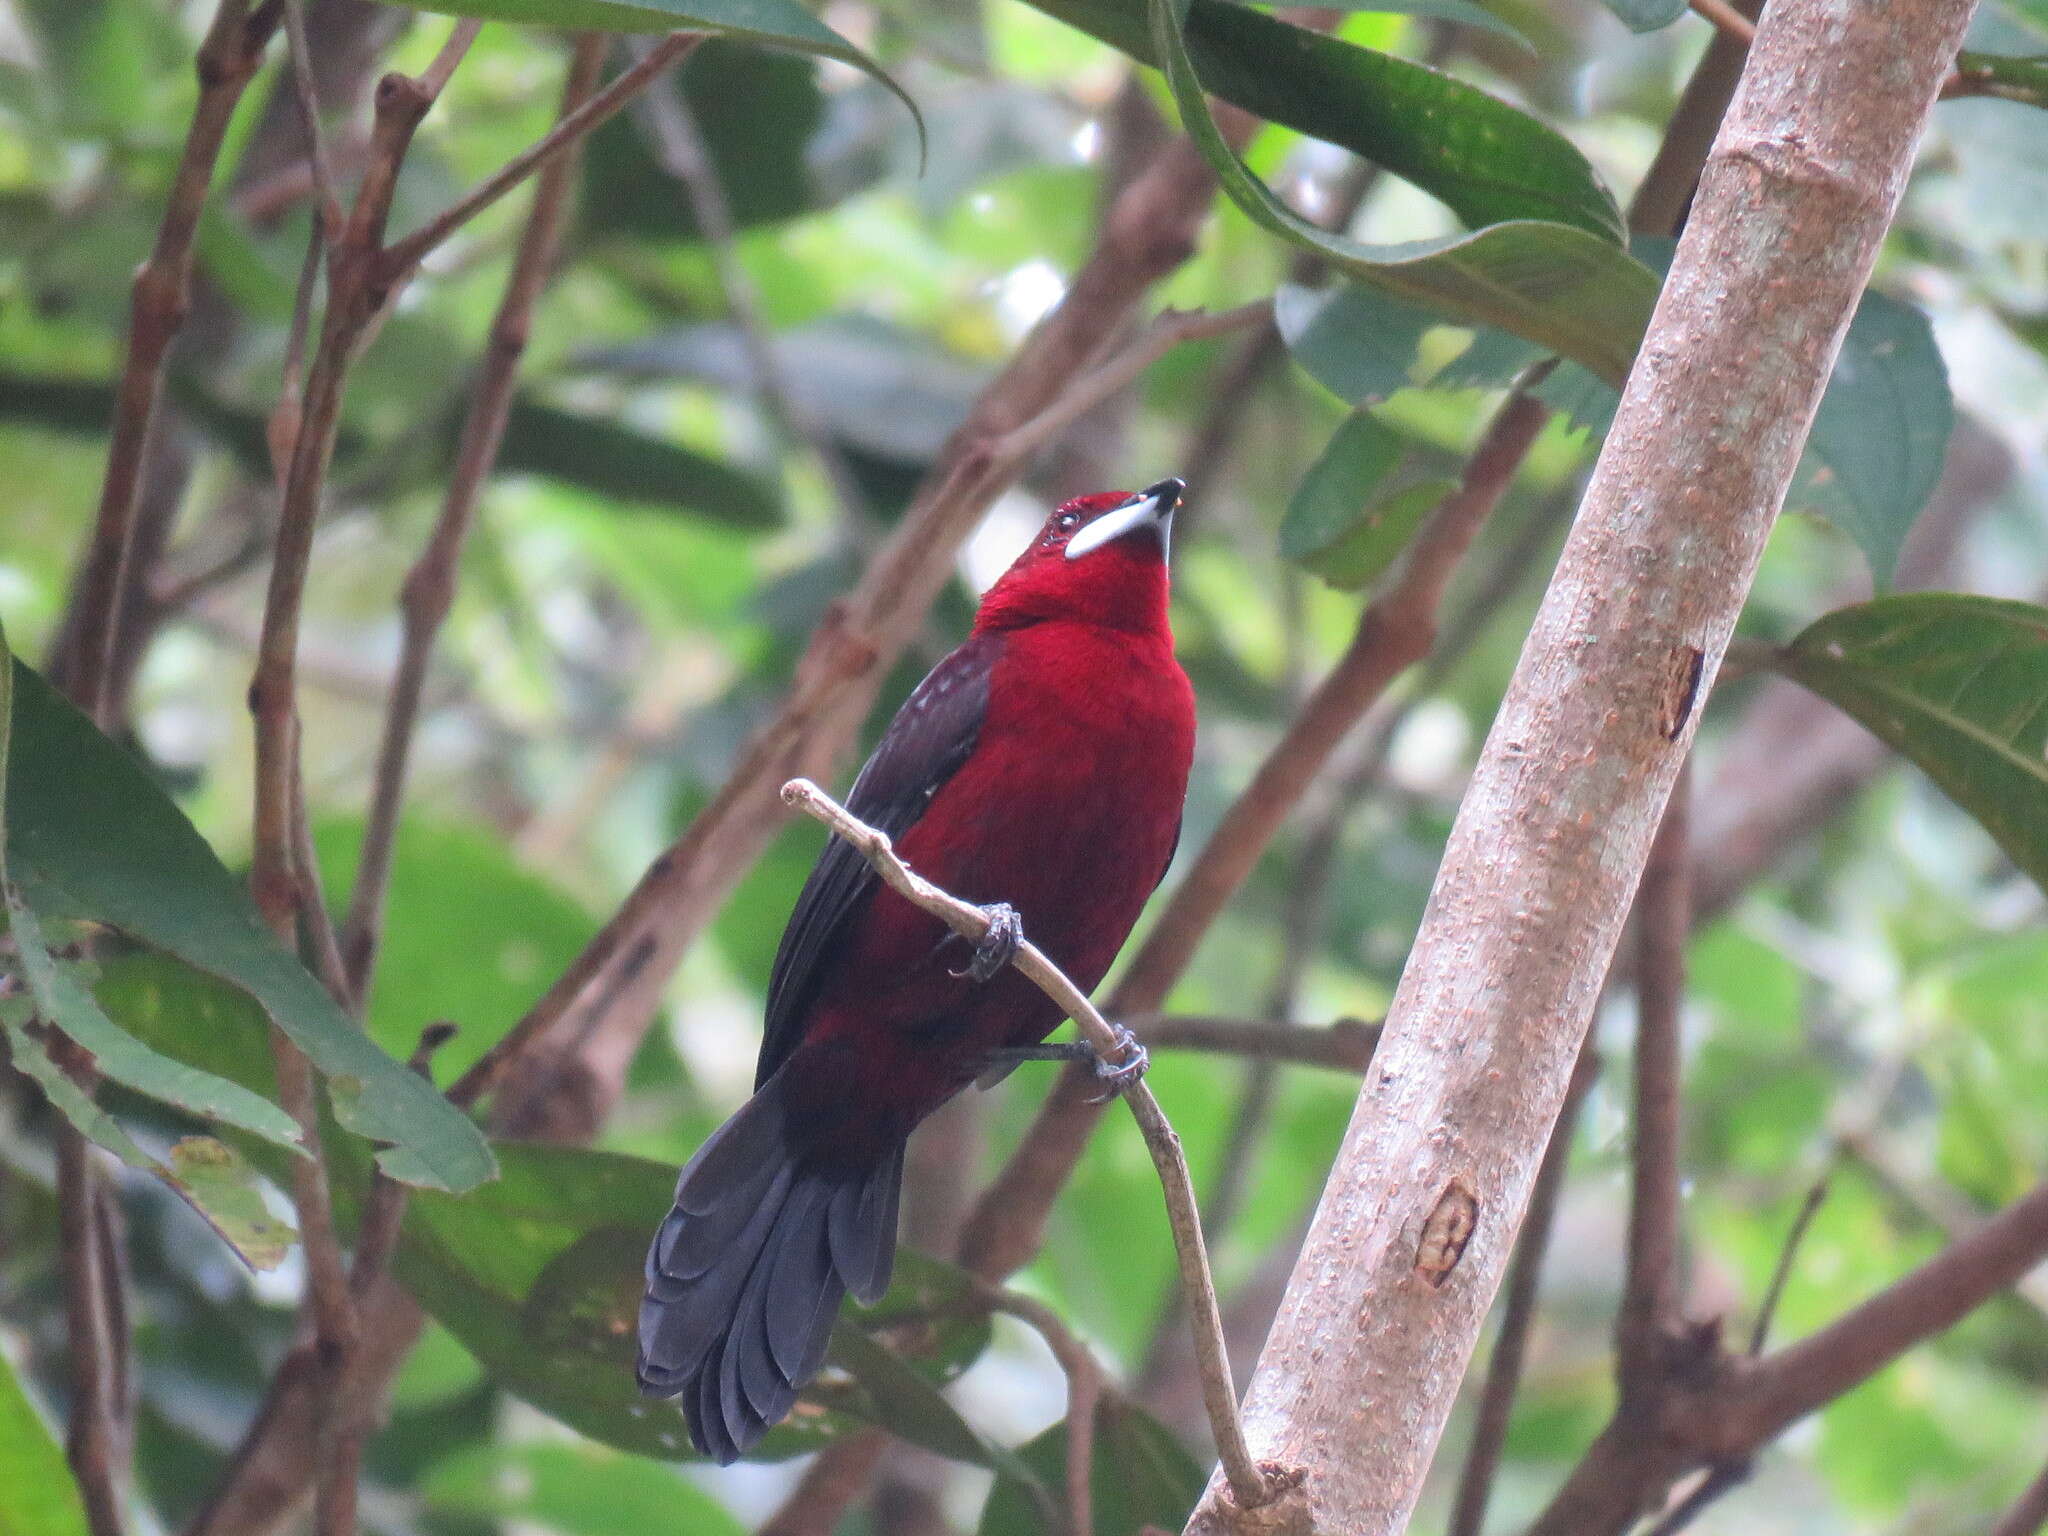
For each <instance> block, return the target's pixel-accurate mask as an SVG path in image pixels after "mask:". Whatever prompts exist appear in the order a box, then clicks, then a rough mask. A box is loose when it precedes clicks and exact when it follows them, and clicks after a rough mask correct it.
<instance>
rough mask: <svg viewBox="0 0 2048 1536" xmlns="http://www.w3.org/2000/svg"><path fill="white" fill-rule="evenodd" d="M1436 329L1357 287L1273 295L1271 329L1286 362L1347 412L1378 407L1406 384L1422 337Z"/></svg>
mask: <svg viewBox="0 0 2048 1536" xmlns="http://www.w3.org/2000/svg"><path fill="white" fill-rule="evenodd" d="M1439 323H1440V322H1439V321H1438V320H1437V318H1436V316H1434V315H1432V314H1430V313H1429V312H1428V311H1427V310H1422V309H1417V308H1416V307H1415V306H1414V305H1412V304H1404V303H1402V302H1401V300H1399V299H1397V298H1395V297H1393V296H1392V295H1391V294H1387V293H1381V292H1380V291H1379V290H1377V289H1374V288H1368V287H1366V286H1365V285H1364V284H1362V283H1342V284H1339V285H1338V286H1337V287H1334V288H1299V287H1296V286H1295V285H1294V284H1292V283H1287V284H1283V285H1282V286H1281V288H1280V290H1279V291H1278V292H1277V293H1275V294H1274V295H1273V324H1274V325H1275V326H1276V327H1277V328H1278V329H1279V332H1280V337H1281V339H1282V340H1283V341H1285V342H1286V343H1287V350H1288V351H1289V352H1291V353H1293V354H1294V360H1295V361H1296V362H1297V363H1299V364H1301V366H1302V367H1304V368H1306V369H1307V370H1308V372H1309V376H1310V377H1311V378H1313V379H1314V380H1315V381H1316V382H1317V383H1318V384H1320V385H1322V386H1323V388H1325V389H1327V390H1328V391H1329V392H1330V393H1331V394H1333V395H1335V396H1336V397H1337V398H1338V399H1340V400H1346V401H1349V402H1350V403H1351V404H1353V405H1370V404H1372V403H1373V402H1374V401H1375V400H1384V399H1386V397H1387V396H1389V395H1391V394H1392V393H1393V392H1394V391H1395V390H1397V389H1401V388H1403V387H1405V386H1406V385H1407V384H1409V383H1410V382H1411V380H1410V377H1409V375H1410V372H1411V371H1412V370H1413V369H1414V367H1415V353H1416V348H1417V347H1418V346H1419V345H1420V344H1421V342H1422V335H1423V332H1425V331H1427V330H1428V329H1429V328H1430V327H1431V326H1434V325H1437V324H1439Z"/></svg>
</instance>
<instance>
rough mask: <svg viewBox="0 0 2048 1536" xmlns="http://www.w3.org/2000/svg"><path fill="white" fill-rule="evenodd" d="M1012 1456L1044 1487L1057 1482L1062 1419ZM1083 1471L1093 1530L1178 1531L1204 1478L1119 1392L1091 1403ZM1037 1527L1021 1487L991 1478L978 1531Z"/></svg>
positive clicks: (1063, 1470) (1163, 1430)
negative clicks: (1090, 1436) (1091, 1429)
mask: <svg viewBox="0 0 2048 1536" xmlns="http://www.w3.org/2000/svg"><path fill="white" fill-rule="evenodd" d="M1017 1454H1018V1458H1019V1459H1020V1460H1022V1461H1023V1462H1024V1463H1025V1465H1027V1466H1029V1467H1030V1468H1031V1469H1032V1470H1033V1471H1034V1472H1036V1473H1037V1474H1038V1477H1039V1480H1040V1481H1041V1482H1042V1483H1044V1484H1045V1485H1046V1486H1047V1487H1050V1488H1064V1487H1065V1486H1066V1476H1067V1425H1066V1421H1065V1420H1061V1421H1060V1422H1059V1423H1057V1424H1055V1425H1053V1427H1052V1428H1051V1429H1048V1430H1047V1431H1046V1432H1045V1433H1044V1434H1042V1435H1040V1436H1038V1437H1037V1438H1036V1439H1034V1440H1033V1441H1031V1443H1030V1444H1028V1445H1026V1446H1024V1447H1023V1448H1022V1449H1021V1450H1020V1451H1019V1452H1018V1453H1017ZM1090 1470H1091V1472H1092V1474H1093V1475H1092V1477H1091V1479H1090V1486H1091V1489H1092V1491H1093V1494H1094V1499H1093V1507H1094V1513H1095V1529H1096V1530H1098V1531H1102V1532H1105V1533H1107V1532H1110V1531H1119V1532H1121V1531H1139V1530H1142V1529H1144V1528H1145V1527H1146V1526H1148V1525H1156V1526H1158V1527H1159V1528H1160V1529H1161V1530H1163V1531H1177V1530H1179V1529H1180V1528H1181V1526H1182V1525H1183V1524H1184V1523H1185V1522H1186V1520H1187V1517H1188V1515H1189V1513H1190V1512H1191V1511H1192V1510H1193V1509H1194V1507H1195V1500H1197V1499H1198V1498H1200V1497H1201V1496H1202V1485H1203V1483H1204V1482H1205V1481H1207V1475H1206V1474H1205V1472H1204V1471H1203V1469H1202V1467H1201V1466H1200V1465H1199V1464H1198V1463H1197V1462H1196V1461H1195V1459H1194V1457H1192V1456H1190V1455H1189V1454H1188V1453H1187V1448H1186V1447H1185V1446H1183V1445H1182V1444H1181V1443H1180V1442H1179V1441H1178V1440H1176V1439H1175V1438H1174V1437H1173V1432H1172V1431H1171V1430H1169V1429H1167V1427H1166V1426H1165V1425H1163V1424H1161V1423H1160V1422H1159V1421H1158V1420H1157V1419H1155V1418H1153V1417H1152V1416H1151V1415H1150V1414H1148V1413H1146V1412H1145V1410H1144V1409H1142V1408H1140V1407H1138V1406H1137V1405H1136V1404H1135V1403H1132V1402H1130V1401H1128V1400H1127V1399H1124V1398H1120V1397H1104V1398H1103V1399H1102V1401H1101V1402H1100V1403H1099V1404H1098V1405H1097V1406H1096V1410H1095V1452H1094V1459H1093V1461H1092V1463H1091V1464H1090ZM1044 1529H1045V1527H1044V1525H1043V1523H1042V1522H1041V1521H1040V1519H1039V1516H1038V1512H1037V1509H1036V1508H1035V1506H1034V1504H1033V1501H1032V1499H1031V1496H1030V1494H1029V1493H1028V1491H1027V1490H1026V1489H1025V1488H1023V1487H1022V1486H1020V1485H1019V1484H1018V1483H1017V1482H1015V1481H1014V1480H1013V1479H1011V1478H1008V1477H998V1478H997V1479H996V1485H995V1487H994V1488H993V1489H991V1490H990V1491H989V1496H988V1503H987V1505H986V1506H984V1508H983V1509H982V1514H981V1525H980V1527H979V1532H978V1536H1042V1533H1043V1531H1044Z"/></svg>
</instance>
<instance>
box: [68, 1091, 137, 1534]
mask: <svg viewBox="0 0 2048 1536" xmlns="http://www.w3.org/2000/svg"><path fill="white" fill-rule="evenodd" d="M56 1143H57V1216H58V1226H59V1241H60V1245H61V1246H60V1254H59V1256H60V1258H61V1260H62V1263H63V1272H64V1321H65V1343H66V1347H67V1350H68V1359H69V1363H70V1367H71V1418H70V1425H69V1429H68V1433H67V1434H66V1437H65V1453H66V1455H67V1456H68V1457H69V1459H70V1462H71V1472H72V1476H73V1477H75V1478H76V1479H77V1481H78V1491H79V1494H80V1497H81V1499H82V1501H83V1502H84V1505H85V1515H86V1523H87V1525H88V1527H89V1528H90V1530H91V1532H92V1536H121V1530H122V1525H123V1521H122V1513H121V1481H122V1474H123V1467H124V1464H125V1461H126V1458H125V1457H124V1456H123V1454H122V1445H121V1442H122V1436H121V1431H120V1418H121V1409H120V1397H121V1393H120V1389H119V1377H120V1373H121V1365H120V1357H121V1355H122V1354H123V1353H124V1352H125V1350H126V1341H125V1340H123V1339H120V1338H117V1337H116V1336H115V1333H116V1330H115V1325H114V1309H113V1305H112V1301H111V1297H110V1295H109V1292H108V1287H107V1279H108V1276H107V1270H106V1265H105V1262H104V1259H103V1256H102V1254H101V1252H100V1237H101V1232H100V1228H99V1223H98V1221H97V1220H96V1216H95V1209H96V1207H97V1205H98V1203H99V1201H100V1199H101V1198H102V1196H101V1193H100V1187H101V1176H100V1172H99V1170H98V1169H97V1168H96V1167H95V1166H94V1164H93V1157H94V1154H93V1149H92V1143H91V1142H90V1141H88V1140H86V1137H85V1133H84V1132H82V1131H80V1130H79V1129H78V1128H77V1127H76V1126H74V1125H73V1124H72V1123H71V1122H70V1121H69V1120H66V1119H64V1118H62V1117H61V1116H59V1117H58V1118H57V1124H56Z"/></svg>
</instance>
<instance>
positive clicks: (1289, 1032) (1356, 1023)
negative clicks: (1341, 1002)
mask: <svg viewBox="0 0 2048 1536" xmlns="http://www.w3.org/2000/svg"><path fill="white" fill-rule="evenodd" d="M1122 1023H1123V1024H1124V1026H1125V1027H1126V1028H1128V1029H1129V1030H1131V1031H1132V1032H1133V1033H1134V1034H1136V1035H1137V1037H1138V1038H1139V1039H1140V1040H1142V1041H1144V1042H1145V1045H1146V1047H1147V1048H1148V1049H1151V1050H1155V1051H1156V1050H1168V1051H1173V1050H1180V1051H1204V1052H1207V1053H1209V1054H1211V1055H1218V1056H1240V1057H1243V1058H1245V1059H1247V1060H1250V1061H1274V1062H1285V1063H1289V1064H1291V1065H1295V1066H1304V1067H1328V1068H1331V1069H1332V1070H1333V1071H1338V1072H1363V1071H1364V1070H1365V1069H1366V1068H1367V1067H1368V1066H1370V1065H1371V1064H1372V1051H1373V1047H1374V1046H1375V1045H1376V1044H1377V1043H1378V1042H1379V1038H1380V1026H1379V1021H1378V1020H1373V1021H1371V1022H1367V1021H1365V1020H1362V1019H1339V1020H1337V1021H1336V1022H1335V1023H1334V1024H1329V1025H1324V1026H1313V1025H1303V1024H1284V1023H1269V1022H1267V1021H1265V1020H1263V1019H1223V1018H1212V1017H1209V1016H1207V1015H1203V1014H1157V1013H1153V1014H1147V1013H1132V1014H1125V1015H1124V1016H1123V1019H1122Z"/></svg>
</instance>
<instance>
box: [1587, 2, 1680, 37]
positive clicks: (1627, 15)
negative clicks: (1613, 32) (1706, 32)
mask: <svg viewBox="0 0 2048 1536" xmlns="http://www.w3.org/2000/svg"><path fill="white" fill-rule="evenodd" d="M1605 3H1606V6H1607V9H1609V10H1610V11H1612V12H1614V14H1615V15H1616V16H1618V17H1620V18H1621V22H1622V25H1623V26H1625V27H1627V28H1628V29H1629V31H1631V32H1656V31H1659V30H1661V29H1663V28H1665V27H1668V26H1670V25H1671V23H1673V22H1674V21H1676V20H1678V18H1679V17H1681V16H1683V15H1684V14H1685V12H1686V0H1605Z"/></svg>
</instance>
